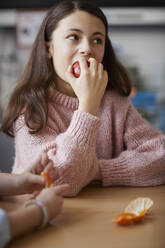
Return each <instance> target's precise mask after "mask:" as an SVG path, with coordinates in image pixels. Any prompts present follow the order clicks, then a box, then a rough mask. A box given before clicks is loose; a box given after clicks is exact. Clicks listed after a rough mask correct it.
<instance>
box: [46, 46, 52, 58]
mask: <svg viewBox="0 0 165 248" xmlns="http://www.w3.org/2000/svg"><path fill="white" fill-rule="evenodd" d="M46 48H47V56H48V59H51V58H52V56H53V47H52V43H51V42H46Z"/></svg>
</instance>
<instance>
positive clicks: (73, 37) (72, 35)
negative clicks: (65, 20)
mask: <svg viewBox="0 0 165 248" xmlns="http://www.w3.org/2000/svg"><path fill="white" fill-rule="evenodd" d="M68 39H69V40H79V37H78V35H77V34H71V35H69V36H68Z"/></svg>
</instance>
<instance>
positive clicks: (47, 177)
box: [41, 171, 52, 188]
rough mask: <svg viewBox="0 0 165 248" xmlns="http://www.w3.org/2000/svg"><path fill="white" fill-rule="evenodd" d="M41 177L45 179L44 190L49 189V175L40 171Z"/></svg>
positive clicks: (50, 182)
mask: <svg viewBox="0 0 165 248" xmlns="http://www.w3.org/2000/svg"><path fill="white" fill-rule="evenodd" d="M41 176H42V177H43V178H44V179H45V182H46V183H45V186H46V188H49V187H50V185H51V184H52V179H51V177H50V176H49V174H48V173H46V172H45V171H42V172H41Z"/></svg>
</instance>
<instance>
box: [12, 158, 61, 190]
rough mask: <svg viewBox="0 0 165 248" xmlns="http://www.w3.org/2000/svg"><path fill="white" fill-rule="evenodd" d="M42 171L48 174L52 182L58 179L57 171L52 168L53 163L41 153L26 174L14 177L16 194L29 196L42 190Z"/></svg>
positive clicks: (43, 180)
mask: <svg viewBox="0 0 165 248" xmlns="http://www.w3.org/2000/svg"><path fill="white" fill-rule="evenodd" d="M42 171H45V172H46V173H48V174H49V176H50V177H51V181H52V182H53V181H55V180H56V179H57V178H58V169H57V168H56V167H54V166H53V161H52V160H50V159H49V158H48V155H47V154H46V153H42V154H41V156H40V157H39V158H38V159H37V160H36V161H35V162H34V164H33V165H31V166H30V167H29V168H28V170H27V171H26V172H24V173H22V174H21V175H15V176H16V177H17V183H16V184H17V186H16V188H17V192H18V193H17V194H29V193H33V192H35V191H40V190H42V189H43V188H44V187H45V183H46V182H45V179H44V178H43V177H42V176H41V172H42ZM35 194H38V192H37V193H36V192H35Z"/></svg>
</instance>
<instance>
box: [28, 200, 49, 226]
mask: <svg viewBox="0 0 165 248" xmlns="http://www.w3.org/2000/svg"><path fill="white" fill-rule="evenodd" d="M32 205H35V206H36V207H38V208H39V209H40V211H41V212H42V219H41V223H40V225H39V226H38V228H43V227H44V226H46V225H47V223H48V221H49V217H48V212H47V209H46V206H45V205H44V204H43V202H42V201H37V200H29V201H27V202H25V204H24V207H28V206H32Z"/></svg>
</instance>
